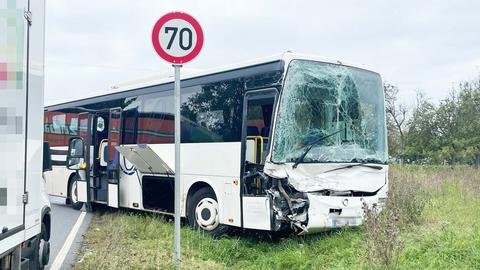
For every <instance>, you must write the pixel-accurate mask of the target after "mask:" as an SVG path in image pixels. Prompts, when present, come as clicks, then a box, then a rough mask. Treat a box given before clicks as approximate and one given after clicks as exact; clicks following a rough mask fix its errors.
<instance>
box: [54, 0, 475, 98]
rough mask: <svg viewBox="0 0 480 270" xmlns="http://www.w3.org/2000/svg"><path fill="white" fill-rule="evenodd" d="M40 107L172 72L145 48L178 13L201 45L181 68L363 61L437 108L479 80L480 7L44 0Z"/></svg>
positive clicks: (406, 94)
mask: <svg viewBox="0 0 480 270" xmlns="http://www.w3.org/2000/svg"><path fill="white" fill-rule="evenodd" d="M46 2H47V6H46V9H47V10H46V16H47V18H46V20H47V21H46V62H45V65H46V94H45V101H46V104H47V105H48V104H53V103H57V102H60V101H66V100H72V99H75V98H80V97H82V96H85V95H92V94H96V93H98V94H100V93H106V92H108V91H111V90H109V89H110V87H111V86H112V85H115V84H118V83H121V82H125V81H130V80H135V79H138V78H142V77H148V76H151V75H154V74H160V75H161V74H168V73H171V72H172V67H171V66H170V65H168V64H166V63H165V62H163V61H162V60H160V59H159V57H158V56H157V55H156V53H155V52H154V50H153V47H152V45H151V42H150V35H151V30H152V27H153V25H154V23H155V21H156V20H157V19H158V18H159V17H160V16H161V15H163V14H165V13H167V12H170V11H184V12H187V13H190V14H191V15H193V16H194V17H195V18H196V19H197V20H198V21H199V22H200V24H201V25H202V27H203V30H204V34H205V42H204V47H203V50H202V52H201V53H200V55H199V57H198V58H197V59H196V60H194V61H193V62H191V63H188V64H187V65H186V66H185V68H191V69H203V68H211V67H217V66H222V65H228V64H232V63H236V62H241V61H245V60H249V59H253V58H258V57H263V56H269V55H273V54H276V53H281V52H283V51H286V50H291V51H294V52H300V53H308V54H315V55H319V56H324V57H328V58H333V59H338V60H341V61H345V62H349V63H355V64H365V65H367V66H369V67H371V68H372V69H374V70H375V71H377V72H379V73H380V74H382V76H383V79H384V80H385V81H388V82H391V83H393V84H395V85H397V86H398V87H399V88H400V89H401V93H400V95H401V97H400V98H401V100H402V101H403V102H405V103H409V104H413V102H414V100H415V92H416V91H417V90H421V91H423V92H424V93H425V94H426V95H427V96H428V97H430V98H431V99H432V100H434V101H438V100H440V99H442V98H444V97H445V96H447V95H448V92H449V91H450V90H451V89H452V86H453V85H455V84H457V83H458V82H459V81H464V80H470V79H473V78H475V77H476V76H478V74H480V15H479V11H480V1H475V0H471V1H463V0H462V1H410V0H409V1H406V0H402V1H396V2H395V3H394V2H393V1H380V0H379V1H368V0H358V1H279V0H272V1H258V0H257V1H236V2H233V1H225V0H216V1H213V0H212V1H207V0H202V1H189V0H184V1H160V0H148V1H147V0H135V1H134V0H130V1H127V0H108V1H107V0H101V1H98V0H96V1H92V0H82V1H79V0H77V1H65V0H46Z"/></svg>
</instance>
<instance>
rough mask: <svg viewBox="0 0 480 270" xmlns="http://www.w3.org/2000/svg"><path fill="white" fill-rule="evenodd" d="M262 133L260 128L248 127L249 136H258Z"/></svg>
mask: <svg viewBox="0 0 480 270" xmlns="http://www.w3.org/2000/svg"><path fill="white" fill-rule="evenodd" d="M258 135H260V132H258V128H257V127H256V126H247V136H258Z"/></svg>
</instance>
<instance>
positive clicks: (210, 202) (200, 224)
mask: <svg viewBox="0 0 480 270" xmlns="http://www.w3.org/2000/svg"><path fill="white" fill-rule="evenodd" d="M187 219H188V224H189V225H190V226H191V227H194V228H197V229H200V230H202V231H204V232H206V233H208V234H211V235H212V236H214V237H219V236H222V235H224V234H226V233H227V232H228V229H229V227H228V226H226V225H223V224H220V220H219V207H218V202H217V197H216V196H215V192H214V191H213V190H212V189H211V188H210V187H204V188H201V189H199V190H198V191H197V192H195V193H194V194H193V196H192V197H191V198H190V199H189V207H188V211H187Z"/></svg>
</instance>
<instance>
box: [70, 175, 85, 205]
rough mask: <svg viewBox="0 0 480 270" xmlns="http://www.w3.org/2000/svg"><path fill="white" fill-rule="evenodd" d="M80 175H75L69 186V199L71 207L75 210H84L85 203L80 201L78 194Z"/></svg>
mask: <svg viewBox="0 0 480 270" xmlns="http://www.w3.org/2000/svg"><path fill="white" fill-rule="evenodd" d="M78 179H79V178H78V175H76V174H75V175H74V176H73V177H72V179H71V180H70V183H69V185H68V199H69V200H70V205H71V206H72V208H73V209H76V210H80V209H82V206H83V202H79V201H78V192H77V180H78Z"/></svg>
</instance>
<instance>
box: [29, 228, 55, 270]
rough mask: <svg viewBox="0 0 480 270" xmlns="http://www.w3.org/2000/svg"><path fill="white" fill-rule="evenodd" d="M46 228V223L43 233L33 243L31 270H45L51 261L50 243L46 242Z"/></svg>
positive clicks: (30, 261)
mask: <svg viewBox="0 0 480 270" xmlns="http://www.w3.org/2000/svg"><path fill="white" fill-rule="evenodd" d="M45 228H46V227H45V223H42V232H41V233H40V235H38V236H37V237H36V239H35V240H34V241H33V252H32V253H31V256H30V258H29V269H40V270H43V269H44V268H45V265H47V264H48V261H49V259H50V242H48V241H45V238H46V229H45Z"/></svg>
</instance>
